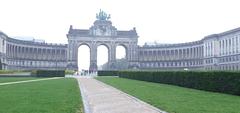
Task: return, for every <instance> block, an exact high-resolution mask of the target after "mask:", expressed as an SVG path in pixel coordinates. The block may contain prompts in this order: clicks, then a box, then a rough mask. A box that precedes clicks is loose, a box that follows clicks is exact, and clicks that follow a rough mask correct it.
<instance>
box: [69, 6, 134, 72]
mask: <svg viewBox="0 0 240 113" xmlns="http://www.w3.org/2000/svg"><path fill="white" fill-rule="evenodd" d="M96 18H97V20H96V21H95V22H94V24H93V26H91V27H90V28H89V29H74V28H73V27H72V26H70V28H69V31H68V34H67V38H68V53H67V55H68V65H67V68H68V69H74V70H77V69H78V58H81V54H86V53H80V54H79V55H80V56H79V57H78V48H79V47H80V46H81V45H86V46H88V47H89V48H90V67H89V70H93V71H94V70H97V47H98V46H100V45H104V46H106V47H107V48H108V68H109V69H110V70H114V68H115V63H116V54H117V53H116V47H117V46H119V45H120V46H123V47H124V48H125V50H126V59H127V61H128V64H126V65H128V67H129V68H135V67H138V61H137V60H138V58H137V57H138V55H137V54H138V52H137V49H138V45H137V42H138V34H137V32H136V29H135V28H133V29H131V30H128V31H123V30H118V29H117V28H115V27H114V26H113V25H112V22H111V21H110V15H109V14H107V13H105V12H103V11H101V10H100V12H99V13H98V14H96Z"/></svg>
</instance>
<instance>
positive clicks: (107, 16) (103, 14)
mask: <svg viewBox="0 0 240 113" xmlns="http://www.w3.org/2000/svg"><path fill="white" fill-rule="evenodd" d="M96 18H97V19H98V20H109V19H110V18H111V15H110V14H107V13H106V12H104V11H102V10H101V9H100V11H99V13H97V14H96Z"/></svg>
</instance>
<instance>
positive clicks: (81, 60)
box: [78, 45, 90, 71]
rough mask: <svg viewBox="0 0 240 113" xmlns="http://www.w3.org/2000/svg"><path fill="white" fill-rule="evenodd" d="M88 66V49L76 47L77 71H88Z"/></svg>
mask: <svg viewBox="0 0 240 113" xmlns="http://www.w3.org/2000/svg"><path fill="white" fill-rule="evenodd" d="M89 66H90V48H89V46H87V45H80V46H79V47H78V70H79V71H81V70H88V69H89Z"/></svg>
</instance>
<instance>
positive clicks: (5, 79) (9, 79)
mask: <svg viewBox="0 0 240 113" xmlns="http://www.w3.org/2000/svg"><path fill="white" fill-rule="evenodd" d="M33 79H39V78H36V77H0V83H4V82H16V81H23V80H33Z"/></svg>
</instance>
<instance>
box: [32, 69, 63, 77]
mask: <svg viewBox="0 0 240 113" xmlns="http://www.w3.org/2000/svg"><path fill="white" fill-rule="evenodd" d="M31 75H32V76H35V77H64V76H65V70H33V71H32V72H31Z"/></svg>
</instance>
